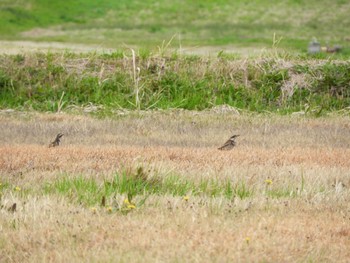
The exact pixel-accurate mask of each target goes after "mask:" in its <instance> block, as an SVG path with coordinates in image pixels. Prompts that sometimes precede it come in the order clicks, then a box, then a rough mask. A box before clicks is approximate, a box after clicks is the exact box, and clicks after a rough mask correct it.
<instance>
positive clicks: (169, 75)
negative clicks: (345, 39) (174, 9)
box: [0, 51, 350, 116]
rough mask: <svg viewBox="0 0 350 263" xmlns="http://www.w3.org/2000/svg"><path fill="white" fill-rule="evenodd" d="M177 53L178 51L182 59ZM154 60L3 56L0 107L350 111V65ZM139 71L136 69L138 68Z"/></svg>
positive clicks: (274, 59)
mask: <svg viewBox="0 0 350 263" xmlns="http://www.w3.org/2000/svg"><path fill="white" fill-rule="evenodd" d="M175 55H176V53H175ZM268 56H269V57H267V58H265V59H263V60H257V59H251V60H247V61H244V65H243V66H242V63H243V61H242V60H239V59H237V58H235V57H225V56H222V54H221V55H220V56H219V57H218V58H211V59H208V58H201V57H198V56H177V55H176V56H165V55H164V56H154V55H152V54H150V53H147V52H145V51H142V52H141V51H140V52H139V54H138V56H136V57H135V64H133V59H132V56H131V54H130V53H129V52H121V51H117V52H115V53H111V54H101V55H98V54H94V53H92V54H85V55H77V54H72V53H64V54H59V53H57V54H55V53H46V54H42V53H40V54H34V55H14V56H11V55H8V56H7V55H5V56H2V57H0V108H1V109H7V108H14V109H19V110H28V109H29V110H30V109H32V110H36V111H43V112H46V111H50V112H58V111H62V110H63V111H64V110H69V109H72V108H74V109H77V108H79V107H80V108H84V107H85V106H88V105H95V106H98V107H97V108H98V109H100V110H99V112H100V113H102V114H104V115H106V114H108V113H113V111H115V110H118V109H143V110H147V109H169V108H182V109H188V110H203V109H208V108H211V107H213V106H217V105H222V104H227V105H230V106H233V107H236V108H238V109H242V110H248V111H256V112H265V111H270V112H279V113H282V114H285V113H291V112H294V111H303V112H304V113H305V114H312V115H315V116H319V115H322V114H323V113H327V112H330V111H338V110H342V109H345V108H347V107H349V105H350V86H349V83H350V74H349V72H350V63H349V61H339V60H307V59H304V58H300V57H280V56H279V55H271V54H270V55H268ZM134 66H135V68H134Z"/></svg>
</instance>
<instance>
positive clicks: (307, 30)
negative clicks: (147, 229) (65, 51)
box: [0, 0, 350, 55]
mask: <svg viewBox="0 0 350 263" xmlns="http://www.w3.org/2000/svg"><path fill="white" fill-rule="evenodd" d="M349 10H350V5H349V3H348V2H347V1H344V0H337V1H315V0H312V1H302V0H301V1H300V0H285V1H267V0H264V1H228V0H221V1H201V2H195V1H187V2H186V1H180V0H177V1H169V0H166V1H162V2H161V3H160V2H159V1H154V0H147V1H140V0H133V1H126V0H122V1H110V0H100V1H98V3H97V2H96V1H92V0H85V1H76V0H74V1H73V0H70V1H56V2H54V3H53V2H47V1H42V0H26V1H24V0H17V1H9V0H5V1H4V0H3V1H2V2H1V4H0V23H1V25H2V26H1V27H0V33H1V38H2V39H6V40H28V39H29V40H34V41H55V42H68V43H85V44H97V45H100V46H101V47H104V48H121V47H125V46H132V47H138V48H141V49H144V48H146V49H147V48H152V49H153V48H154V47H157V46H161V45H162V42H163V41H169V40H170V39H171V38H172V37H173V36H175V37H174V39H173V41H172V47H173V48H176V49H181V48H186V47H195V46H197V47H198V46H199V47H206V46H215V47H217V46H221V47H222V49H224V50H226V49H228V50H231V51H234V52H235V51H237V52H238V53H239V52H240V49H241V48H247V47H253V48H254V49H261V48H267V47H268V48H269V47H271V45H272V39H273V36H274V34H276V36H277V39H279V38H282V41H281V42H280V46H281V47H283V48H287V49H289V50H290V51H296V52H299V53H300V52H305V51H306V48H307V45H308V43H309V42H310V40H311V39H312V38H313V37H316V38H318V39H319V41H321V43H322V44H323V45H326V44H329V45H334V44H339V45H342V46H343V47H344V50H343V51H344V53H346V54H347V55H349V49H348V48H347V46H348V43H349V42H348V40H349V37H350V35H348V34H347V33H346V31H344V28H349V26H350V19H349V16H348V14H349Z"/></svg>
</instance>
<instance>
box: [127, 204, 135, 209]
mask: <svg viewBox="0 0 350 263" xmlns="http://www.w3.org/2000/svg"><path fill="white" fill-rule="evenodd" d="M135 208H136V206H135V205H133V204H130V205H128V209H135Z"/></svg>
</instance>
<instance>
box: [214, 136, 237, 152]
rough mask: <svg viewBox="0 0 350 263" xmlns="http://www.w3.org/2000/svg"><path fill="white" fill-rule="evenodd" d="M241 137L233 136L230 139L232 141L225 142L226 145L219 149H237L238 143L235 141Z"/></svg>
mask: <svg viewBox="0 0 350 263" xmlns="http://www.w3.org/2000/svg"><path fill="white" fill-rule="evenodd" d="M238 136H239V135H233V136H231V137H230V139H228V140H227V142H225V144H224V145H223V146H221V147H220V148H218V149H219V150H226V151H228V150H232V149H233V147H235V145H236V142H235V139H236V138H237V137H238Z"/></svg>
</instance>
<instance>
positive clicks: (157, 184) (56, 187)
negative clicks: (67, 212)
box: [43, 167, 254, 206]
mask: <svg viewBox="0 0 350 263" xmlns="http://www.w3.org/2000/svg"><path fill="white" fill-rule="evenodd" d="M43 191H44V193H45V194H58V195H62V196H65V197H66V198H68V199H69V200H71V201H72V202H74V203H79V204H83V205H86V206H94V205H97V204H99V203H101V200H102V199H103V198H113V197H115V196H116V195H125V196H127V197H128V199H129V200H130V201H131V200H132V199H133V198H134V197H136V196H149V195H172V196H179V197H184V196H186V195H191V196H201V197H225V198H227V199H232V198H235V197H237V198H240V199H245V198H249V197H251V196H253V193H254V191H253V189H252V188H250V187H249V186H248V185H247V184H246V183H245V182H238V183H233V182H230V181H219V180H213V179H202V180H201V181H200V182H197V183H196V182H194V181H191V180H188V179H184V178H182V177H179V176H175V175H169V176H165V177H160V176H154V175H153V176H150V175H149V174H147V172H145V171H144V169H143V168H141V167H140V168H138V169H137V171H135V172H130V171H128V170H126V171H124V172H122V173H118V174H116V175H115V176H114V177H113V179H112V180H105V181H103V182H98V181H97V180H96V179H92V178H85V177H83V176H77V177H70V176H69V175H65V176H64V177H63V178H61V179H59V180H57V181H54V182H51V183H47V184H45V186H44V188H43Z"/></svg>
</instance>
